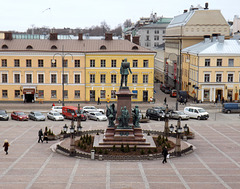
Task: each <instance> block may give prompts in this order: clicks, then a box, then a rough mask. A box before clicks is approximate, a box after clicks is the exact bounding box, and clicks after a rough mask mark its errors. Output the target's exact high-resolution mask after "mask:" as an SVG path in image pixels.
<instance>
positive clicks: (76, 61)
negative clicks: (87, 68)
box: [75, 60, 80, 68]
mask: <svg viewBox="0 0 240 189" xmlns="http://www.w3.org/2000/svg"><path fill="white" fill-rule="evenodd" d="M75 68H80V60H75Z"/></svg>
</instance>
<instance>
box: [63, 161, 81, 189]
mask: <svg viewBox="0 0 240 189" xmlns="http://www.w3.org/2000/svg"><path fill="white" fill-rule="evenodd" d="M79 161H80V160H79V159H77V160H76V161H75V165H74V168H73V170H72V173H71V175H70V177H69V179H68V183H67V186H66V189H69V188H71V184H72V182H73V179H74V176H75V175H76V172H77V169H78V165H79Z"/></svg>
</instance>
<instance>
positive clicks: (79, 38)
mask: <svg viewBox="0 0 240 189" xmlns="http://www.w3.org/2000/svg"><path fill="white" fill-rule="evenodd" d="M78 40H79V41H82V40H83V34H82V33H79V34H78Z"/></svg>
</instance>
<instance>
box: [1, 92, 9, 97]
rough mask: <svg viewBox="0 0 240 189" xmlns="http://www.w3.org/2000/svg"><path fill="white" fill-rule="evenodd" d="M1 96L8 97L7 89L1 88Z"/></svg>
mask: <svg viewBox="0 0 240 189" xmlns="http://www.w3.org/2000/svg"><path fill="white" fill-rule="evenodd" d="M2 97H3V98H7V97H8V91H7V90H2Z"/></svg>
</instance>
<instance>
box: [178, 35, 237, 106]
mask: <svg viewBox="0 0 240 189" xmlns="http://www.w3.org/2000/svg"><path fill="white" fill-rule="evenodd" d="M182 57H183V62H182V63H183V65H182V66H183V67H182V70H183V74H182V82H183V90H186V91H188V92H189V95H190V96H191V97H193V98H194V97H196V98H197V99H198V100H200V101H210V102H213V101H216V100H217V101H219V100H222V99H223V98H224V100H225V101H226V100H227V101H238V100H239V99H240V98H239V94H240V44H239V40H224V36H218V38H217V37H213V38H212V39H209V38H206V39H205V40H204V41H203V42H200V43H198V44H196V45H193V46H190V47H188V48H185V49H183V50H182Z"/></svg>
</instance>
